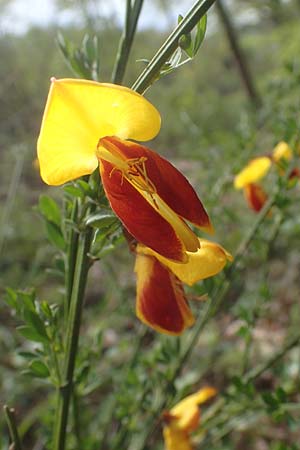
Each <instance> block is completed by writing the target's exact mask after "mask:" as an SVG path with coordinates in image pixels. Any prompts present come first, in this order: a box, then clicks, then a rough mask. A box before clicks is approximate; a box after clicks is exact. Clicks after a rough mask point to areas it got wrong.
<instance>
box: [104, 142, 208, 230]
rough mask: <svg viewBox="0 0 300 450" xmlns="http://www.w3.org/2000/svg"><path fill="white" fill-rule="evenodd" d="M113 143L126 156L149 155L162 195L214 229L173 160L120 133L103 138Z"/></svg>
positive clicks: (154, 180) (149, 166) (179, 211)
mask: <svg viewBox="0 0 300 450" xmlns="http://www.w3.org/2000/svg"><path fill="white" fill-rule="evenodd" d="M107 143H108V144H113V145H114V146H115V147H117V149H118V151H119V152H120V154H121V155H123V156H124V157H125V158H126V159H130V158H138V157H141V156H146V157H147V161H146V162H145V167H146V171H147V176H148V178H149V179H150V180H151V182H152V183H153V184H154V185H155V187H156V190H157V193H158V195H159V196H160V197H161V198H162V199H163V200H164V201H165V202H166V203H167V205H169V206H170V208H172V209H173V211H175V212H176V213H177V214H178V215H179V216H181V217H183V218H184V219H186V220H188V221H190V222H192V223H193V224H195V225H197V226H199V227H201V228H207V229H208V230H210V229H211V224H210V221H209V217H208V215H207V213H206V211H205V209H204V207H203V205H202V203H201V201H200V200H199V198H198V196H197V194H196V192H195V190H194V189H193V187H192V186H191V185H190V183H189V182H188V180H187V179H186V178H185V177H184V176H183V175H182V173H181V172H179V170H177V169H176V168H175V167H174V166H173V165H172V164H171V163H170V162H169V161H167V160H166V159H164V158H162V157H161V156H160V155H159V154H158V153H156V152H153V151H152V150H150V149H149V148H147V147H145V146H143V145H140V144H136V143H134V142H130V141H122V140H121V139H118V138H116V137H105V138H103V139H101V140H100V144H101V145H103V146H104V147H106V146H107Z"/></svg>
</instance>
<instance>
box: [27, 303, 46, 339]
mask: <svg viewBox="0 0 300 450" xmlns="http://www.w3.org/2000/svg"><path fill="white" fill-rule="evenodd" d="M24 320H25V322H26V324H27V325H28V326H29V327H31V328H32V329H34V330H35V332H36V333H37V334H38V335H39V336H40V337H41V339H43V340H45V341H48V336H47V332H46V328H45V325H44V322H43V321H42V319H41V318H40V317H39V316H38V315H37V313H36V312H33V311H28V310H27V311H25V312H24Z"/></svg>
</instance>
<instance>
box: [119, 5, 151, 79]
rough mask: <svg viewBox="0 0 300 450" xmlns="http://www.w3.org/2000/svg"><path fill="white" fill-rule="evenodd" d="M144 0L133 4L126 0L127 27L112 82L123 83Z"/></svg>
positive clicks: (122, 38)
mask: <svg viewBox="0 0 300 450" xmlns="http://www.w3.org/2000/svg"><path fill="white" fill-rule="evenodd" d="M143 2H144V0H135V2H134V4H133V6H131V0H126V16H125V27H124V31H123V34H122V36H121V39H120V43H119V49H118V54H117V58H116V62H115V66H114V69H113V73H112V77H111V79H112V83H116V84H121V83H122V81H123V78H124V75H125V70H126V67H127V63H128V58H129V53H130V50H131V47H132V43H133V38H134V35H135V32H136V27H137V23H138V19H139V16H140V13H141V9H142V6H143Z"/></svg>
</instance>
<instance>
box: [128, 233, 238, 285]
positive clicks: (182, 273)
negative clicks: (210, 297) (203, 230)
mask: <svg viewBox="0 0 300 450" xmlns="http://www.w3.org/2000/svg"><path fill="white" fill-rule="evenodd" d="M199 244H200V248H199V249H198V250H197V251H196V252H187V255H188V258H189V259H188V262H187V263H176V262H173V261H171V260H169V259H167V258H164V257H163V256H161V255H159V254H158V253H156V252H154V251H153V250H151V249H150V248H148V247H145V246H143V245H141V244H138V246H137V252H138V253H143V254H145V255H152V256H155V257H156V258H157V259H158V260H159V261H160V262H162V263H163V264H164V265H165V266H167V267H168V268H169V269H170V270H171V271H172V272H173V273H174V274H175V275H176V276H177V278H179V279H180V280H181V281H182V282H183V283H185V284H188V285H189V286H192V285H193V284H194V283H196V282H197V281H199V280H204V279H205V278H209V277H212V276H214V275H216V274H217V273H219V272H220V271H221V270H222V269H223V268H224V266H225V264H226V262H227V260H229V261H232V259H233V258H232V256H231V254H230V253H228V252H227V251H226V250H225V249H224V248H223V247H222V246H221V245H219V244H216V243H214V242H211V241H207V240H206V239H199Z"/></svg>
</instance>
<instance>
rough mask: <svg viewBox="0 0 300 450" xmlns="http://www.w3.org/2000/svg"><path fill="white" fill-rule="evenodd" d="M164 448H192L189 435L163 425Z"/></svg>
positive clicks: (179, 449) (180, 449)
mask: <svg viewBox="0 0 300 450" xmlns="http://www.w3.org/2000/svg"><path fill="white" fill-rule="evenodd" d="M163 434H164V441H165V450H193V447H192V444H191V440H190V438H189V435H188V434H187V433H186V432H185V431H181V430H177V429H173V428H172V427H168V426H166V427H164V429H163Z"/></svg>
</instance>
